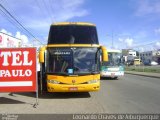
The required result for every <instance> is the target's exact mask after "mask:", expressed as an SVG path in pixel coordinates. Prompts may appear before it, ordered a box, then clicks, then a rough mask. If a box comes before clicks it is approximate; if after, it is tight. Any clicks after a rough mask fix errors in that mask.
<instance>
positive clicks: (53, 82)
mask: <svg viewBox="0 0 160 120" xmlns="http://www.w3.org/2000/svg"><path fill="white" fill-rule="evenodd" d="M47 82H48V83H52V84H59V83H60V82H59V81H57V80H47Z"/></svg>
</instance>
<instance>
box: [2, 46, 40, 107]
mask: <svg viewBox="0 0 160 120" xmlns="http://www.w3.org/2000/svg"><path fill="white" fill-rule="evenodd" d="M36 61H37V56H36V48H1V49H0V92H36V103H35V105H38V86H37V70H36V64H37V62H36Z"/></svg>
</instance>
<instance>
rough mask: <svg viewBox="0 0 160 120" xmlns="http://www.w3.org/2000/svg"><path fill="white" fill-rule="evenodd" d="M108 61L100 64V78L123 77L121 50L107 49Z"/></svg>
mask: <svg viewBox="0 0 160 120" xmlns="http://www.w3.org/2000/svg"><path fill="white" fill-rule="evenodd" d="M107 52H108V61H107V62H102V66H101V77H111V78H115V79H117V78H118V77H120V76H124V66H123V59H122V52H121V50H116V49H108V50H107Z"/></svg>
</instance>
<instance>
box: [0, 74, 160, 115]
mask: <svg viewBox="0 0 160 120" xmlns="http://www.w3.org/2000/svg"><path fill="white" fill-rule="evenodd" d="M34 102H35V93H14V94H13V96H12V95H8V93H0V113H13V114H19V113H25V114H26V113H32V114H34V113H40V114H42V113H49V114H50V113H52V114H59V113H60V114H63V113H65V114H69V113H71V114H74V113H159V111H160V79H158V78H151V77H144V76H136V75H130V74H126V75H125V76H124V77H122V78H120V79H119V80H112V79H103V80H101V90H100V91H98V92H90V93H51V94H50V93H47V94H45V95H40V94H39V105H38V106H37V107H36V108H34V107H33V104H34Z"/></svg>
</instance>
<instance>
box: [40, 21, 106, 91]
mask: <svg viewBox="0 0 160 120" xmlns="http://www.w3.org/2000/svg"><path fill="white" fill-rule="evenodd" d="M101 54H102V55H101ZM100 57H102V60H103V61H107V60H108V55H107V51H106V48H105V47H103V46H100V45H99V41H98V37H97V31H96V26H95V25H94V24H91V23H84V22H74V23H73V22H60V23H54V24H52V25H51V26H50V31H49V37H48V44H47V45H46V46H44V47H42V48H41V49H40V56H39V61H40V64H41V82H40V83H41V90H42V91H43V90H47V91H48V92H89V91H98V90H99V89H100V60H101V58H100Z"/></svg>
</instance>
